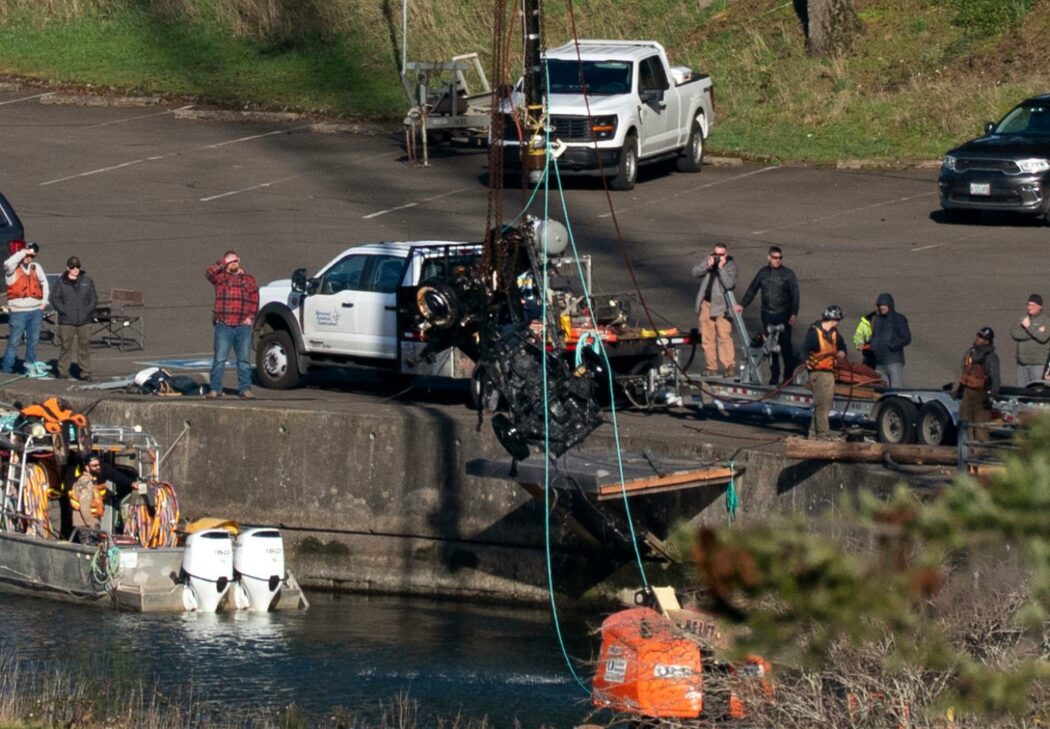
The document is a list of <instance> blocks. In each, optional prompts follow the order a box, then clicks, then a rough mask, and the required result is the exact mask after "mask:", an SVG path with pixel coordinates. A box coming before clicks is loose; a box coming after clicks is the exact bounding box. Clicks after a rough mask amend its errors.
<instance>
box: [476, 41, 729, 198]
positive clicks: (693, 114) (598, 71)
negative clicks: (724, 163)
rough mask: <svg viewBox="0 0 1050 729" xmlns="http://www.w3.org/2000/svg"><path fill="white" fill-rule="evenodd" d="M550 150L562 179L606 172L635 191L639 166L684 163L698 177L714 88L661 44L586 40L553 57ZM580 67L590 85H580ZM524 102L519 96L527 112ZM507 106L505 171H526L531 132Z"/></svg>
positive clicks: (549, 67)
mask: <svg viewBox="0 0 1050 729" xmlns="http://www.w3.org/2000/svg"><path fill="white" fill-rule="evenodd" d="M544 58H545V60H546V77H547V78H548V79H549V81H548V84H547V87H548V88H547V91H548V99H549V108H548V110H547V111H548V115H549V126H550V138H551V143H552V145H553V146H554V147H555V154H557V155H558V169H559V171H560V172H561V173H562V174H586V175H598V174H601V173H602V172H604V173H605V175H607V176H608V177H609V179H610V186H611V187H612V188H613V189H617V190H630V189H632V188H633V187H634V184H635V180H636V179H637V175H638V165H639V164H643V163H648V162H655V161H658V160H663V159H677V160H678V169H679V170H681V171H683V172H699V171H700V169H701V167H702V165H703V158H704V143H705V141H706V139H707V136H708V134H710V132H711V128H712V126H713V125H714V120H715V110H714V87H713V85H712V82H711V78H710V77H709V76H708V75H707V74H700V73H694V72H693V71H692V70H690V69H689V68H686V67H684V66H671V65H670V63H669V62H668V60H667V53H666V52H665V51H664V48H663V46H662V45H660V44H659V43H657V42H656V41H625V40H581V41H579V45H578V46H577V44H576V43H573V42H569V43H566V44H565V45H563V46H559V47H558V48H554V49H551V50H549V51H547V53H546V54H545V56H544ZM581 65H582V77H583V79H582V80H583V83H582V84H581ZM520 99H521V95H520V94H516V95H515V100H514V101H515V104H516V105H517V106H520ZM511 106H512V104H511V103H507V104H506V105H505V106H504V111H505V113H506V117H505V119H504V124H503V139H502V140H495V143H497V144H501V145H502V146H503V153H504V167H505V168H506V169H520V167H521V164H522V161H521V152H522V147H523V146H524V145H527V144H528V142H529V140H528V138H527V135H528V130H526V129H524V127H523V124H522V123H521V119H522V114H521V113H520V111H519V110H517V109H512V108H511Z"/></svg>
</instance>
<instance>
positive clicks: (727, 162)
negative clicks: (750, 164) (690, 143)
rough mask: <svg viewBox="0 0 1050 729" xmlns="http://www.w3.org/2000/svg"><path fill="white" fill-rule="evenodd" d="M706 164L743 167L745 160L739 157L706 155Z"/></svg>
mask: <svg viewBox="0 0 1050 729" xmlns="http://www.w3.org/2000/svg"><path fill="white" fill-rule="evenodd" d="M704 164H705V165H711V166H712V167H742V166H743V164H744V160H742V159H740V158H739V157H709V156H706V155H705V156H704Z"/></svg>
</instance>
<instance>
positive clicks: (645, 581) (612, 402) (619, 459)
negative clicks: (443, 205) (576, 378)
mask: <svg viewBox="0 0 1050 729" xmlns="http://www.w3.org/2000/svg"><path fill="white" fill-rule="evenodd" d="M549 151H550V150H549V149H548V153H549ZM549 156H550V155H549V154H548V157H549ZM554 177H555V180H556V181H557V184H558V193H559V195H560V196H561V209H562V212H563V213H565V230H566V231H568V234H569V245H570V246H572V255H573V258H574V259H575V261H576V271H577V274H578V275H579V277H580V285H581V286H582V287H583V298H584V301H585V302H587V311H588V312H589V313H590V317H591V327H593V328H594V331H595V332H597V331H598V322H597V320H596V319H595V318H594V302H593V301H592V299H591V292H590V290H589V289H588V288H587V277H586V276H584V275H583V264H581V263H580V254H579V251H578V250H577V249H576V236H575V235H574V234H573V232H572V223H571V222H570V220H569V209H568V207H567V206H566V204H565V189H564V188H563V187H562V184H561V172H560V171H559V170H558V160H557V159H555V160H554ZM596 340H597V346H598V347H599V351H600V352H601V355H602V360H603V361H604V362H605V374H606V377H607V378H608V382H609V408H610V413H611V415H612V426H613V440H614V441H615V443H616V467H617V469H618V473H619V476H620V494H621V496H622V497H623V509H624V512H625V513H626V515H627V526H628V527H629V528H630V530H631V544H632V546H633V548H634V559H635V562H637V564H638V574H639V575H640V576H641V578H642V585H643V586H645V587H649V578H648V577H647V576H646V574H645V565H644V564H643V563H642V551H641V549H639V548H638V535H637V534H635V531H634V518H633V517H632V516H631V504H630V502H629V499H628V496H627V486H626V481H627V479H626V477H625V475H624V472H623V450H622V448H621V446H620V421H619V417H618V416H617V414H616V388H615V384H614V382H613V371H612V363H611V362H610V361H609V353H608V351H606V349H605V343H604V342H602V340H601V337H597V338H596ZM577 347H579V343H577ZM578 354H579V352H578V351H577V355H578Z"/></svg>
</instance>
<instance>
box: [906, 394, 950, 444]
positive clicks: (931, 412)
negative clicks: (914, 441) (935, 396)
mask: <svg viewBox="0 0 1050 729" xmlns="http://www.w3.org/2000/svg"><path fill="white" fill-rule="evenodd" d="M915 432H916V435H917V436H918V438H919V442H920V443H922V444H923V445H931V446H939V445H952V444H954V443H955V423H953V422H952V416H951V415H949V414H948V411H947V410H946V409H945V407H944V406H943V405H941V404H940V403H939V402H933V401H931V402H928V403H925V404H924V405H923V406H922V407H921V408H919V419H918V422H917V423H916V427H915Z"/></svg>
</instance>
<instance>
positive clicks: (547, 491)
mask: <svg viewBox="0 0 1050 729" xmlns="http://www.w3.org/2000/svg"><path fill="white" fill-rule="evenodd" d="M547 81H548V84H547V85H548V86H549V85H550V78H549V75H548V79H547ZM547 146H548V148H549V147H550V130H549V129H548V130H547ZM549 169H550V155H549V154H548V155H546V160H545V162H544V165H543V179H542V180H541V181H540V183H538V184H537V185H536V189H539V187H540V184H542V185H543V188H544V194H543V218H544V220H546V219H547V214H548V208H549V203H550V177H549V175H548V170H549ZM543 260H544V261H546V260H547V231H546V228H545V229H544V232H543ZM547 279H548V272H547V266H546V265H544V267H543V286H542V288H541V289H540V300H541V301H542V309H541V312H542V313H541V316H542V319H541V322H542V324H541V329H540V337H541V339H540V352H541V356H542V357H543V538H544V545H545V552H546V560H547V595H548V596H549V598H550V603H551V618H552V621H553V623H554V634H555V635H556V636H557V637H558V645H559V646H560V647H561V655H562V658H564V659H565V665H566V666H567V667H568V669H569V673H570V674H572V677H573V679H574V680H575V681H576V683H577V685H578V686H579V687H580V688H581V689H583V692H584V693H585V694H588V695H590V693H591V690H590V688H589V687H588V686H587V684H586V683H585V682H584V680H583V679H582V678H580V675H579V674H578V673H577V672H576V667H575V666H573V665H572V659H571V658H570V657H569V649H568V647H566V645H565V638H564V637H563V636H562V632H561V620H560V619H559V618H558V603H557V600H556V599H555V597H554V569H553V567H552V564H551V563H552V560H551V459H550V434H551V427H550V426H551V422H550V411H551V409H550V399H549V395H550V388H549V385H548V372H547V347H546V344H547Z"/></svg>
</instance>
